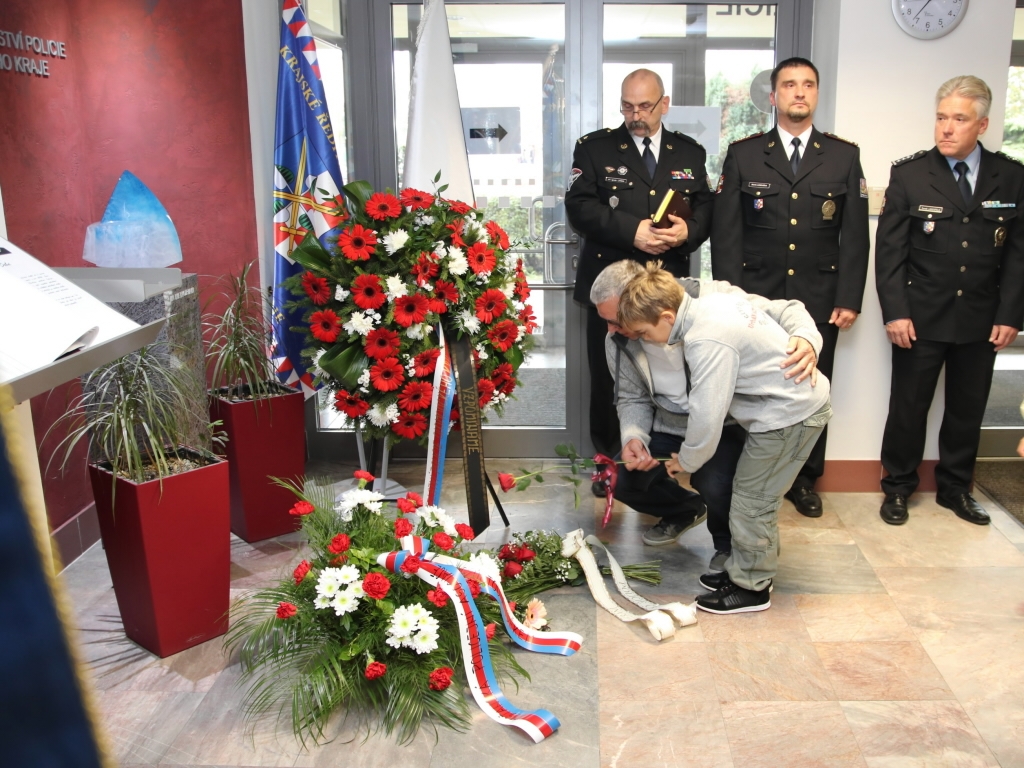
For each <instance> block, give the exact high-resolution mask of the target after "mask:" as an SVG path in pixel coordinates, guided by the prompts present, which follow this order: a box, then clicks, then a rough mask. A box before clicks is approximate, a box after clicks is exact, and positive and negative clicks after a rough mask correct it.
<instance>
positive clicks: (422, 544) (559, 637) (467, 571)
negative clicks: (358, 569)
mask: <svg viewBox="0 0 1024 768" xmlns="http://www.w3.org/2000/svg"><path fill="white" fill-rule="evenodd" d="M401 544H402V549H401V550H400V551H397V552H385V553H383V554H381V555H379V556H378V557H377V563H378V564H379V565H382V566H384V567H385V568H387V569H388V570H389V571H391V572H392V573H402V572H403V571H402V564H403V563H404V562H405V561H406V560H407V559H408V558H409V557H414V556H415V557H418V558H419V559H420V562H419V566H418V568H417V570H416V575H417V576H418V577H419V578H421V579H423V581H425V582H426V583H427V584H430V585H431V586H433V587H436V588H440V589H441V590H442V591H443V592H444V593H445V594H446V595H448V597H449V598H450V599H451V601H452V605H453V606H454V607H455V613H456V615H457V617H458V621H459V634H460V636H461V641H462V660H463V663H464V664H465V667H466V679H467V680H468V681H469V688H470V690H471V691H472V692H473V698H474V699H476V702H477V704H478V705H479V706H480V708H481V709H482V710H483V711H484V713H485V714H487V716H488V717H490V718H491V719H492V720H494V721H496V722H498V723H501V724H502V725H510V726H513V727H515V728H519V729H521V730H522V731H523V732H525V733H526V734H527V735H528V736H530V738H532V739H533V740H534V742H540V741H542V740H544V739H545V738H547V737H548V736H550V735H551V734H552V733H554V732H555V730H557V729H558V726H559V725H560V723H559V721H558V718H557V717H555V716H554V715H553V714H551V712H549V711H548V710H546V709H533V710H523V709H519V708H518V707H516V706H514V705H513V704H511V703H510V702H509V701H508V699H506V698H505V694H503V693H502V692H501V688H500V686H499V685H498V680H497V677H496V675H495V674H494V668H493V667H492V665H491V655H490V652H489V650H488V647H487V634H486V629H485V627H484V622H483V619H482V618H481V616H480V612H479V611H478V610H477V607H476V603H475V602H474V601H473V597H472V592H471V590H470V587H469V583H468V582H467V580H466V579H467V575H468V576H469V577H470V578H473V579H474V580H477V581H482V582H483V583H484V587H483V591H484V592H486V593H487V594H488V595H489V596H490V597H492V598H494V599H496V600H498V602H499V603H500V605H501V613H502V617H503V619H504V621H505V627H506V628H507V629H508V630H509V635H510V636H511V637H512V639H513V640H514V641H515V642H516V643H518V644H519V645H521V646H522V647H524V648H527V649H529V650H533V651H538V652H540V653H553V654H559V655H562V656H571V655H572V654H574V653H576V651H578V650H579V648H580V644H581V643H582V642H583V638H581V637H580V636H579V635H577V634H575V633H574V632H545V633H537V632H533V631H532V630H530V629H529V628H528V627H526V626H524V625H523V624H521V623H520V622H519V621H518V620H516V618H515V616H513V615H512V610H511V608H510V607H509V605H508V601H507V600H506V599H505V594H504V592H502V589H501V585H500V584H498V583H497V581H496V580H495V579H493V578H492V577H491V576H490V575H488V574H481V573H478V572H476V571H474V570H472V569H471V568H470V567H469V563H466V562H464V561H462V560H455V559H454V558H450V557H445V556H443V555H436V556H435V555H434V554H433V553H431V552H429V551H428V550H429V549H430V542H429V541H427V540H426V539H424V538H422V537H420V536H405V537H403V538H402V540H401Z"/></svg>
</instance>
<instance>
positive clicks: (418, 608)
mask: <svg viewBox="0 0 1024 768" xmlns="http://www.w3.org/2000/svg"><path fill="white" fill-rule="evenodd" d="M406 607H407V608H408V609H409V616H410V617H411V618H412V620H413V621H415V622H416V625H417V626H419V623H420V622H421V621H423V619H427V618H430V611H428V610H427V609H426V608H424V607H423V606H422V605H420V604H419V603H413V604H412V605H409V606H406Z"/></svg>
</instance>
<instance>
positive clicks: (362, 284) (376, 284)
mask: <svg viewBox="0 0 1024 768" xmlns="http://www.w3.org/2000/svg"><path fill="white" fill-rule="evenodd" d="M386 300H387V296H385V295H384V291H383V290H382V289H381V287H380V278H379V277H377V276H376V275H360V276H359V277H357V278H356V279H355V280H353V281H352V301H354V302H355V303H356V306H357V307H359V308H360V309H380V306H381V305H382V304H383V303H384V302H385V301H386Z"/></svg>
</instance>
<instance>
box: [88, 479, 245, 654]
mask: <svg viewBox="0 0 1024 768" xmlns="http://www.w3.org/2000/svg"><path fill="white" fill-rule="evenodd" d="M89 478H90V480H91V481H92V490H93V494H94V496H95V498H96V512H97V515H98V516H99V521H100V533H101V535H102V537H103V548H104V551H105V552H106V556H107V564H108V565H109V566H110V577H111V579H112V580H113V582H114V595H115V596H116V597H117V607H118V608H119V609H120V611H121V620H122V622H124V631H125V634H126V635H127V636H128V637H129V639H131V640H134V641H135V642H136V643H138V644H139V645H141V646H142V647H143V648H146V649H147V650H149V651H152V652H153V653H155V654H157V655H158V656H161V657H164V656H170V655H172V654H175V653H178V652H179V651H183V650H185V649H186V648H191V647H192V646H193V645H198V644H199V643H203V642H206V641H207V640H209V639H211V638H214V637H217V636H219V635H223V634H224V633H225V632H226V631H227V629H228V603H229V590H230V581H231V535H230V517H229V513H228V507H229V501H228V465H227V462H225V461H218V462H216V463H214V464H209V465H207V466H205V467H200V468H199V469H193V470H190V471H189V472H183V473H181V474H178V475H171V476H170V477H165V478H164V479H163V489H162V490H161V487H160V486H161V482H160V481H159V480H151V481H149V482H147V483H141V484H136V483H133V482H131V481H129V480H124V479H121V478H118V479H117V480H116V482H117V493H116V495H114V494H113V493H112V491H113V487H112V475H111V473H110V472H108V471H107V470H105V469H103V468H101V467H97V466H94V465H90V466H89ZM112 496H114V499H115V501H114V505H113V506H112V505H111V497H112Z"/></svg>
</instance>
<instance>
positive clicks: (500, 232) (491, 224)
mask: <svg viewBox="0 0 1024 768" xmlns="http://www.w3.org/2000/svg"><path fill="white" fill-rule="evenodd" d="M484 226H486V227H487V234H488V236H489V237H490V238H491V242H492V243H495V244H496V245H497V246H498V247H499V248H501V250H503V251H507V250H508V246H509V242H508V235H507V234H506V233H505V230H504V229H502V228H501V227H500V226H498V222H496V221H488V222H487V224H485V225H484Z"/></svg>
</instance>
